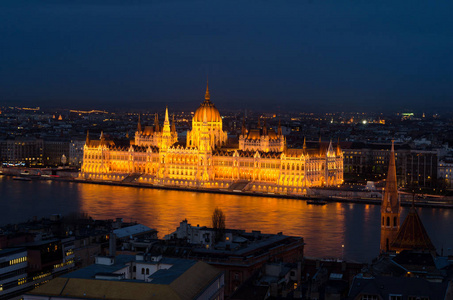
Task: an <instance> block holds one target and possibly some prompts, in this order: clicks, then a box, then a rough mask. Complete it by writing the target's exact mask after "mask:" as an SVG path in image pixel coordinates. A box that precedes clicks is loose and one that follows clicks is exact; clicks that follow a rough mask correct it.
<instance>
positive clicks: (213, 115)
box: [193, 86, 222, 122]
mask: <svg viewBox="0 0 453 300" xmlns="http://www.w3.org/2000/svg"><path fill="white" fill-rule="evenodd" d="M204 99H205V100H204V101H203V103H201V105H200V107H199V108H198V109H197V110H196V111H195V115H194V116H193V122H204V119H203V118H204V114H205V112H206V121H208V122H221V121H222V118H221V117H220V113H219V111H218V110H217V108H215V105H214V103H212V102H211V100H210V99H211V97H210V95H209V86H206V95H205V96H204Z"/></svg>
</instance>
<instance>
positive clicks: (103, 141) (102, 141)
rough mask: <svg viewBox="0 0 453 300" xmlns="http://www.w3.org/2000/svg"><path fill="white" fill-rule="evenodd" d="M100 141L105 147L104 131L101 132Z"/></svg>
mask: <svg viewBox="0 0 453 300" xmlns="http://www.w3.org/2000/svg"><path fill="white" fill-rule="evenodd" d="M100 140H101V145H104V144H105V137H104V131H101V137H100Z"/></svg>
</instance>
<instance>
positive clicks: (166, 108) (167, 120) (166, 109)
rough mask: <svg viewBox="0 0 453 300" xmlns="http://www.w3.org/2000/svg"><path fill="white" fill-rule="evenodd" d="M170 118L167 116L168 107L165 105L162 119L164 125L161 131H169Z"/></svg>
mask: <svg viewBox="0 0 453 300" xmlns="http://www.w3.org/2000/svg"><path fill="white" fill-rule="evenodd" d="M170 130H171V129H170V120H169V118H168V107H165V121H164V127H163V131H164V132H170Z"/></svg>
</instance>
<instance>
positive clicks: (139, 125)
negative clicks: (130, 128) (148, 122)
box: [137, 114, 142, 132]
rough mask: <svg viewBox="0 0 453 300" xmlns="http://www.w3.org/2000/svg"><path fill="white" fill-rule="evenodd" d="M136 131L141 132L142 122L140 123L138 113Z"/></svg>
mask: <svg viewBox="0 0 453 300" xmlns="http://www.w3.org/2000/svg"><path fill="white" fill-rule="evenodd" d="M137 131H138V132H142V124H141V123H140V114H139V115H138V122H137Z"/></svg>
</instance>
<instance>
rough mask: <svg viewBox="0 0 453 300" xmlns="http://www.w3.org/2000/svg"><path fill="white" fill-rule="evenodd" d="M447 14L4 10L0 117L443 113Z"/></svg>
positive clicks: (95, 7) (356, 5)
mask: <svg viewBox="0 0 453 300" xmlns="http://www.w3.org/2000/svg"><path fill="white" fill-rule="evenodd" d="M450 6H451V4H450V3H449V4H443V3H435V4H430V5H429V6H428V5H426V6H424V5H423V4H417V3H404V2H403V3H391V6H389V5H388V3H361V2H353V1H350V2H347V3H320V2H315V1H311V2H310V1H307V2H287V3H284V4H275V3H270V2H260V3H253V2H245V3H241V4H240V5H239V3H228V5H227V4H223V3H216V4H213V3H209V4H207V3H204V2H202V1H191V2H177V1H172V2H160V1H156V2H152V3H145V2H143V1H136V2H133V3H132V4H125V3H123V2H121V1H116V2H109V4H104V3H101V2H94V3H93V2H78V3H77V4H72V3H69V2H53V1H46V2H42V1H39V2H38V1H27V2H25V3H21V4H17V3H13V2H11V3H3V4H2V9H1V12H0V14H1V18H0V20H1V21H0V22H1V23H0V24H1V25H2V26H1V27H2V28H3V29H2V30H1V31H0V36H1V37H2V40H3V41H4V46H3V55H2V56H1V57H0V62H1V63H2V66H3V67H2V70H1V71H0V76H1V77H2V78H3V80H2V83H1V84H0V88H1V90H2V95H1V96H0V105H16V104H18V105H19V104H20V105H29V106H41V107H46V106H53V107H55V106H57V107H68V106H72V107H74V106H75V108H87V107H94V108H103V107H108V108H118V107H119V108H121V107H122V108H124V107H131V108H136V109H138V108H159V107H162V105H164V103H165V104H167V105H169V107H174V108H179V107H180V108H182V109H185V108H186V107H187V106H190V107H193V104H192V103H194V102H195V103H196V102H201V101H202V95H203V91H204V83H205V80H206V77H207V76H209V79H210V83H211V91H212V97H213V99H215V101H216V103H217V106H218V107H219V108H222V109H224V108H230V107H231V108H247V109H253V108H256V106H257V104H258V103H259V105H260V107H262V108H264V109H269V110H271V109H272V110H276V109H277V110H281V111H288V110H291V109H298V110H307V111H332V110H341V109H345V110H349V111H352V110H363V111H373V110H374V111H388V110H392V111H397V110H403V109H410V110H419V111H436V110H437V111H442V110H450V109H451V104H449V102H451V101H450V99H452V95H453V92H452V90H451V88H450V85H451V82H452V81H453V76H452V73H451V72H450V70H451V67H452V61H451V59H449V53H450V50H451V49H452V48H453V47H452V46H453V42H452V40H451V38H449V37H451V35H452V33H453V29H452V28H453V24H452V23H453V21H452V20H451V19H450V18H449V16H448V12H449V11H451V9H450V8H451V7H450ZM191 104H192V105H191ZM195 107H196V106H195Z"/></svg>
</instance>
